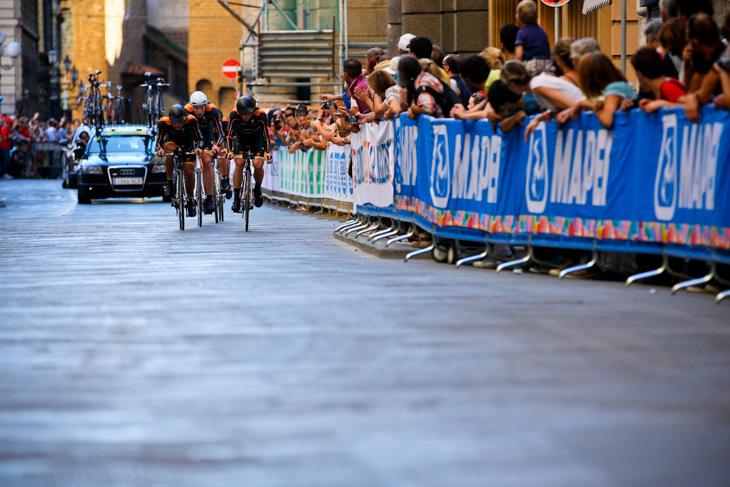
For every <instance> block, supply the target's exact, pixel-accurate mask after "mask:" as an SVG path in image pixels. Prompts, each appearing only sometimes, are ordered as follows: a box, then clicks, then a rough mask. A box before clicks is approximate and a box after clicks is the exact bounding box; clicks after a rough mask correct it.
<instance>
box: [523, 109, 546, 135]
mask: <svg viewBox="0 0 730 487" xmlns="http://www.w3.org/2000/svg"><path fill="white" fill-rule="evenodd" d="M523 113H524V112H523ZM548 120H550V112H549V111H546V112H543V113H541V114H540V115H538V116H537V117H535V118H533V119H532V120H530V123H528V124H527V127H525V142H527V140H528V139H529V138H530V136H531V135H532V134H534V133H535V130H536V129H537V126H538V124H539V123H540V122H545V121H548Z"/></svg>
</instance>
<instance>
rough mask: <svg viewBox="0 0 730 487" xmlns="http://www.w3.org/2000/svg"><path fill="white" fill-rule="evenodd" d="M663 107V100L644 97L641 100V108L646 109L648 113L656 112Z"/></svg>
mask: <svg viewBox="0 0 730 487" xmlns="http://www.w3.org/2000/svg"><path fill="white" fill-rule="evenodd" d="M661 107H662V103H661V100H649V99H648V98H642V99H641V100H639V108H641V109H642V110H644V111H645V112H646V113H654V112H656V111H657V110H659V109H660V108H661Z"/></svg>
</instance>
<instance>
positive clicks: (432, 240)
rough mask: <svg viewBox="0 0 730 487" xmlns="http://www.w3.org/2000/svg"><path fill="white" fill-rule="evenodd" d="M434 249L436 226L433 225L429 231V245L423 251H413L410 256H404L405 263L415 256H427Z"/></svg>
mask: <svg viewBox="0 0 730 487" xmlns="http://www.w3.org/2000/svg"><path fill="white" fill-rule="evenodd" d="M435 248H436V226H435V225H434V226H433V227H432V229H431V245H429V246H428V247H426V248H425V249H418V250H414V251H413V252H411V253H410V254H408V255H406V258H405V262H408V261H409V260H411V259H412V258H413V257H415V256H417V255H422V254H427V253H429V252H431V251H432V250H433V249H435Z"/></svg>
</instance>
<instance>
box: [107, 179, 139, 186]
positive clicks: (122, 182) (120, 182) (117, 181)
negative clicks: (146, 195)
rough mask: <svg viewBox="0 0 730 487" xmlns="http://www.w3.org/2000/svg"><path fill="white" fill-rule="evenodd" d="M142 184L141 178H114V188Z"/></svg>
mask: <svg viewBox="0 0 730 487" xmlns="http://www.w3.org/2000/svg"><path fill="white" fill-rule="evenodd" d="M141 184H144V179H143V178H114V185H115V186H134V185H137V186H139V185H141Z"/></svg>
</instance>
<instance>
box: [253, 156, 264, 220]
mask: <svg viewBox="0 0 730 487" xmlns="http://www.w3.org/2000/svg"><path fill="white" fill-rule="evenodd" d="M256 155H257V156H259V154H256ZM261 155H262V154H261ZM253 178H254V180H255V181H256V185H255V186H254V188H253V196H254V203H255V205H256V206H257V207H261V205H263V204H264V198H263V196H262V195H261V183H263V182H264V158H263V157H256V158H255V159H254V160H253Z"/></svg>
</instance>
